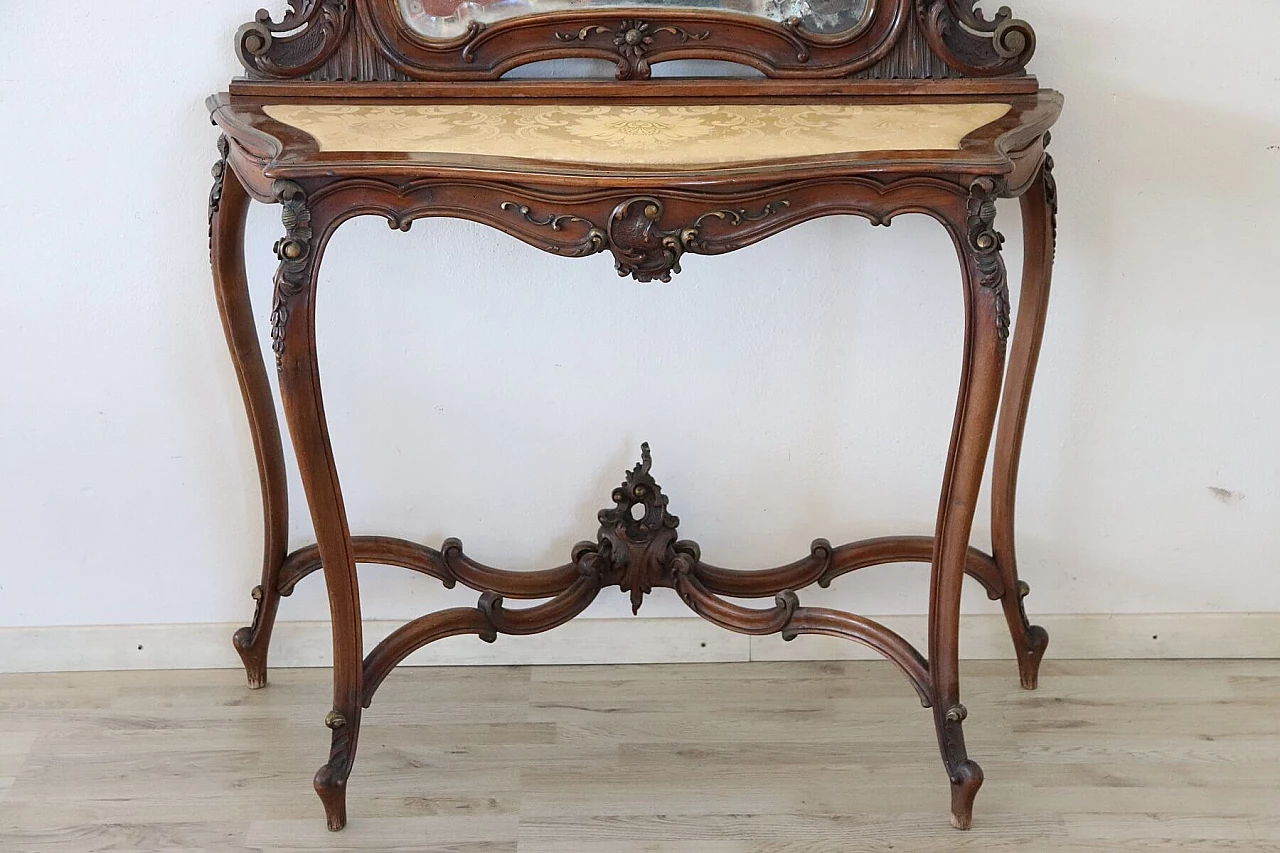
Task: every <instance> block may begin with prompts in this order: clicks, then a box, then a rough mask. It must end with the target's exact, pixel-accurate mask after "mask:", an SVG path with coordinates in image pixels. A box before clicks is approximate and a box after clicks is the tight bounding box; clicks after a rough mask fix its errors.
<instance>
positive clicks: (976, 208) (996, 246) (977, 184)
mask: <svg viewBox="0 0 1280 853" xmlns="http://www.w3.org/2000/svg"><path fill="white" fill-rule="evenodd" d="M1003 190H1004V181H1003V179H996V178H978V179H977V180H976V181H974V182H973V183H972V184H971V185H970V187H969V202H968V209H969V217H968V229H969V234H968V242H969V250H970V254H971V262H972V263H973V264H974V266H975V267H976V268H977V272H978V284H979V285H980V286H982V287H983V288H986V289H987V290H990V291H991V292H992V293H993V295H994V297H995V301H996V324H997V329H996V330H997V332H998V333H999V335H1000V342H1001V344H1004V342H1006V341H1007V340H1008V339H1009V279H1008V276H1007V274H1006V273H1005V267H1004V258H1003V257H1002V255H1001V254H1000V249H1001V247H1002V246H1003V245H1004V235H1003V234H1001V233H1000V232H999V231H997V230H996V229H995V222H996V199H997V198H998V197H999V196H1000V194H1001V192H1002V191H1003Z"/></svg>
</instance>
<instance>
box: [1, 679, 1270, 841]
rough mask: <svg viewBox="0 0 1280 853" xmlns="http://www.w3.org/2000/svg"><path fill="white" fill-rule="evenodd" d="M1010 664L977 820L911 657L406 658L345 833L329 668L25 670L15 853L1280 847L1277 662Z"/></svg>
mask: <svg viewBox="0 0 1280 853" xmlns="http://www.w3.org/2000/svg"><path fill="white" fill-rule="evenodd" d="M1008 667H1009V664H1008V662H1007V661H996V662H978V663H968V664H966V665H965V672H964V675H965V678H966V682H965V686H966V691H965V698H966V701H967V702H968V703H969V704H970V706H971V707H974V708H981V709H982V713H980V714H974V715H973V717H972V718H971V720H970V723H969V728H968V731H967V734H968V736H969V739H970V742H971V744H972V746H973V748H974V749H975V750H981V754H982V756H983V760H984V762H985V763H986V766H987V768H988V769H989V773H990V776H989V780H988V782H987V784H988V785H989V786H991V789H992V790H991V791H990V792H988V793H989V794H995V795H994V796H991V795H989V796H988V797H987V799H986V800H985V802H984V804H983V805H984V807H983V809H982V810H981V811H980V812H979V814H978V815H977V816H976V818H975V821H974V827H973V830H972V832H970V833H968V834H960V833H956V832H955V831H953V830H952V829H951V828H950V827H949V826H948V825H947V822H946V818H945V816H944V815H945V808H946V799H945V798H946V796H947V792H946V791H945V790H943V789H940V788H939V786H938V785H937V784H936V782H937V780H936V778H935V776H936V768H934V766H933V763H932V761H930V759H931V758H932V757H933V753H934V750H935V745H934V743H933V733H932V732H931V731H929V730H928V729H927V728H926V727H921V726H920V725H918V722H919V720H918V717H919V714H920V713H921V711H920V708H919V704H918V702H917V700H916V697H915V695H914V693H913V692H912V691H911V689H910V687H909V686H907V685H906V684H905V683H904V682H903V680H902V678H901V676H900V675H899V674H898V673H897V672H896V671H895V670H893V668H892V667H891V666H890V665H889V664H887V663H855V662H844V663H794V662H791V663H780V664H760V663H756V664H716V665H701V666H697V665H685V666H636V667H546V668H536V669H530V668H524V667H520V668H514V667H506V668H487V669H475V668H457V669H404V670H400V671H397V672H396V673H395V674H394V675H393V676H392V677H391V679H390V680H389V681H388V682H387V684H386V686H385V687H384V688H383V691H382V692H380V693H379V694H378V698H377V702H376V703H375V704H374V706H373V707H372V709H371V710H370V711H369V722H370V723H371V724H373V725H370V726H369V727H368V729H367V734H366V736H365V739H364V743H363V746H362V751H361V755H360V760H359V772H358V773H357V774H356V775H355V776H353V777H352V781H351V786H352V788H353V794H352V795H353V796H358V797H359V799H360V809H359V811H358V812H355V813H353V815H352V818H351V823H350V825H349V826H348V827H347V829H346V831H345V832H343V833H342V834H341V835H334V834H332V833H329V832H327V831H326V830H325V826H324V823H323V822H322V821H318V820H316V814H315V810H316V808H315V797H314V794H312V792H311V790H310V784H309V781H310V778H311V774H312V773H313V772H314V771H315V766H314V765H315V755H316V753H317V752H318V751H321V750H323V749H324V748H325V747H326V746H327V743H326V741H327V735H328V732H327V731H326V730H325V729H323V728H322V727H320V726H317V725H315V720H314V719H313V718H314V716H315V709H316V708H318V707H323V706H324V704H325V701H326V700H327V698H328V693H329V689H330V687H329V673H328V671H327V670H324V669H315V670H293V671H273V672H272V679H273V680H272V686H271V687H269V688H267V689H266V690H263V691H258V692H254V693H249V692H247V691H245V689H244V684H243V680H244V676H243V673H241V672H238V671H235V672H233V671H203V672H133V673H89V674H76V675H22V676H3V677H0V850H4V851H6V853H9V851H12V853H28V851H30V853H40V851H66V853H93V852H94V851H105V850H120V851H131V853H154V851H168V853H194V852H195V851H211V852H212V851H241V850H313V851H340V850H342V851H346V850H361V851H363V850H368V851H378V853H389V852H390V851H421V853H427V851H430V853H445V851H448V853H641V852H642V851H643V853H847V852H848V851H890V850H892V851H911V853H943V851H946V853H952V852H953V851H959V853H963V851H983V853H1013V851H1017V853H1029V852H1030V853H1068V851H1070V853H1117V851H1125V852H1126V853H1132V851H1143V853H1146V851H1211V850H1212V851H1220V850H1231V851H1248V853H1276V851H1280V798H1277V796H1276V792H1277V790H1280V715H1277V714H1276V713H1275V709H1276V708H1277V707H1280V662H1276V661H1270V662H1269V661H1231V662H1216V661H1203V662H1146V661H1132V662H1096V661H1095V662H1058V661H1050V662H1046V664H1045V666H1044V671H1043V675H1042V679H1041V686H1040V690H1039V692H1036V693H1027V692H1024V691H1022V690H1020V689H1019V688H1018V684H1017V681H1016V680H1015V679H1010V678H1009V673H1008ZM995 771H999V772H995Z"/></svg>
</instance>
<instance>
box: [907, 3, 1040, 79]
mask: <svg viewBox="0 0 1280 853" xmlns="http://www.w3.org/2000/svg"><path fill="white" fill-rule="evenodd" d="M975 6H977V0H916V14H917V15H918V16H919V18H920V23H921V25H922V27H923V28H924V33H925V38H927V39H928V41H929V46H930V47H931V48H932V49H933V51H934V53H936V54H938V56H940V57H942V58H943V59H944V60H946V61H947V63H948V64H949V65H951V66H952V67H953V68H955V69H956V70H958V71H960V72H962V73H964V74H966V75H970V76H974V77H997V76H1000V75H1003V74H1015V73H1017V72H1019V71H1021V70H1022V69H1023V68H1025V67H1026V65H1027V63H1028V62H1029V61H1030V60H1031V55H1032V54H1033V53H1035V50H1036V34H1035V30H1033V29H1032V28H1031V25H1030V24H1028V23H1027V22H1026V21H1023V20H1020V19H1018V18H1015V17H1013V12H1012V11H1010V9H1009V7H1008V6H1001V7H1000V9H999V10H998V11H997V12H996V15H995V18H994V19H992V20H987V19H986V18H985V17H984V16H983V14H982V13H981V12H979V11H977V10H976V9H975Z"/></svg>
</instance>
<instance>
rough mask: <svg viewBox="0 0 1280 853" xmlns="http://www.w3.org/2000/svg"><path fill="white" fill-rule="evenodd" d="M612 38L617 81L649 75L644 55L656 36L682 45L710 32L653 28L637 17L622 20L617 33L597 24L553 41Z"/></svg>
mask: <svg viewBox="0 0 1280 853" xmlns="http://www.w3.org/2000/svg"><path fill="white" fill-rule="evenodd" d="M610 34H612V35H613V46H614V47H615V48H616V49H617V51H618V79H619V80H630V79H631V78H632V77H640V78H645V77H648V76H649V73H650V69H649V60H648V59H646V58H645V54H646V53H648V52H649V50H650V49H651V48H652V47H653V44H654V40H655V38H656V37H657V36H658V35H659V34H664V35H671V36H674V37H675V38H677V39H679V40H680V42H681V43H682V44H683V43H685V42H688V41H705V40H706V39H708V38H710V37H711V32H710V31H709V30H704V31H702V32H693V33H691V32H689V31H688V30H686V29H684V28H683V27H676V26H671V25H669V24H668V25H663V26H654V25H653V24H650V23H649V22H648V21H642V20H640V19H639V18H635V19H631V20H624V21H623V22H622V23H621V24H619V25H618V28H617V29H616V30H610V29H609V28H608V27H602V26H600V25H598V24H594V25H591V26H586V27H583V28H582V29H580V30H578V31H577V32H576V33H572V32H568V33H556V39H557V40H559V41H562V42H573V41H579V42H585V41H588V40H589V39H591V38H593V37H595V36H598V35H606V36H607V35H610Z"/></svg>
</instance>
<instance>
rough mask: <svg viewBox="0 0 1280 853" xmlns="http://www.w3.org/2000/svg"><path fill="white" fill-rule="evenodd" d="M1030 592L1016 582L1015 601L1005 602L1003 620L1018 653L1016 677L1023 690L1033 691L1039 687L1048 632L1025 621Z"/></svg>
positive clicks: (1019, 582)
mask: <svg viewBox="0 0 1280 853" xmlns="http://www.w3.org/2000/svg"><path fill="white" fill-rule="evenodd" d="M1030 592H1031V587H1029V586H1028V585H1027V584H1026V582H1025V581H1018V587H1017V590H1016V596H1017V597H1016V599H1015V600H1013V601H1009V600H1007V599H1006V600H1005V602H1004V610H1005V618H1006V620H1007V621H1008V622H1009V630H1010V632H1012V634H1013V641H1014V646H1015V647H1016V649H1017V652H1018V677H1019V679H1020V680H1021V682H1022V688H1023V689H1024V690H1035V689H1036V688H1037V687H1039V685H1040V662H1041V661H1042V660H1044V653H1045V650H1046V649H1047V648H1048V647H1049V632H1048V631H1046V630H1045V629H1044V628H1041V627H1040V626H1039V625H1032V624H1031V621H1030V620H1029V619H1027V609H1026V606H1025V600H1026V597H1027V595H1028V594H1030Z"/></svg>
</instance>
